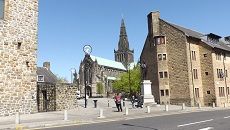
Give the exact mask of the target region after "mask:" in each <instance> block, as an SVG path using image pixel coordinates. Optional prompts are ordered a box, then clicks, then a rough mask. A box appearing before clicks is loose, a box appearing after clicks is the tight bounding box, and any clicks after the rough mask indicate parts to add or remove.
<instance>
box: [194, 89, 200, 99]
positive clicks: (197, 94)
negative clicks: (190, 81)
mask: <svg viewBox="0 0 230 130" xmlns="http://www.w3.org/2000/svg"><path fill="white" fill-rule="evenodd" d="M195 95H196V97H200V95H199V88H195Z"/></svg>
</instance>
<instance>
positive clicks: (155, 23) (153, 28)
mask: <svg viewBox="0 0 230 130" xmlns="http://www.w3.org/2000/svg"><path fill="white" fill-rule="evenodd" d="M147 17H148V30H149V35H153V36H159V34H160V32H159V21H160V20H159V18H160V12H159V11H156V12H151V13H149V14H148V16H147Z"/></svg>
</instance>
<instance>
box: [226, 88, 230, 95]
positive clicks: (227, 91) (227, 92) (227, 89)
mask: <svg viewBox="0 0 230 130" xmlns="http://www.w3.org/2000/svg"><path fill="white" fill-rule="evenodd" d="M226 94H227V95H229V87H227V88H226Z"/></svg>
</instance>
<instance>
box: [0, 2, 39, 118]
mask: <svg viewBox="0 0 230 130" xmlns="http://www.w3.org/2000/svg"><path fill="white" fill-rule="evenodd" d="M37 25H38V0H0V59H1V61H0V116H7V115H12V114H14V113H15V112H20V113H33V112H36V111H37V102H36V101H37V99H36V88H37V86H36V82H37V80H36V79H37V76H36V69H37V67H36V61H37V54H36V52H37V30H38V26H37Z"/></svg>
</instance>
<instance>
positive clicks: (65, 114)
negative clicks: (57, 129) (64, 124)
mask: <svg viewBox="0 0 230 130" xmlns="http://www.w3.org/2000/svg"><path fill="white" fill-rule="evenodd" d="M64 120H65V121H67V120H68V113H67V110H64Z"/></svg>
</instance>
